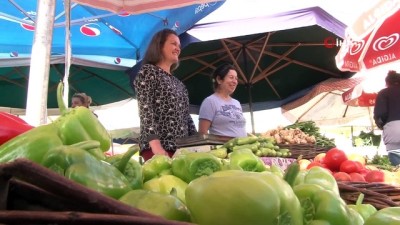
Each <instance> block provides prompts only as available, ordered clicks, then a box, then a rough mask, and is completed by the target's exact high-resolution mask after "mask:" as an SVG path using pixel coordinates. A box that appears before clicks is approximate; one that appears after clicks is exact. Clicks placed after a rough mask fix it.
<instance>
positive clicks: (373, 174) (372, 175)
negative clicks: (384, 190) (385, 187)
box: [365, 170, 385, 182]
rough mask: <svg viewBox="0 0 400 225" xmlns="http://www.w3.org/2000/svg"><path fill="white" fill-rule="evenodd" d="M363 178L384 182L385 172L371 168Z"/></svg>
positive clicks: (369, 180) (368, 180)
mask: <svg viewBox="0 0 400 225" xmlns="http://www.w3.org/2000/svg"><path fill="white" fill-rule="evenodd" d="M365 180H366V181H367V182H384V181H385V173H384V172H382V171H380V170H371V171H369V172H368V173H367V175H365Z"/></svg>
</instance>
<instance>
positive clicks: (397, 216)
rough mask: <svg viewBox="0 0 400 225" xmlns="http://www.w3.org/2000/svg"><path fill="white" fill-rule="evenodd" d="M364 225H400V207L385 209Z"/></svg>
mask: <svg viewBox="0 0 400 225" xmlns="http://www.w3.org/2000/svg"><path fill="white" fill-rule="evenodd" d="M364 225H400V207H388V208H383V209H381V210H379V211H377V212H376V213H374V214H372V215H371V216H370V217H369V218H368V219H367V220H366V221H365V223H364Z"/></svg>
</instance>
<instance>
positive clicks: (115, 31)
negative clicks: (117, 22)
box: [108, 25, 122, 35]
mask: <svg viewBox="0 0 400 225" xmlns="http://www.w3.org/2000/svg"><path fill="white" fill-rule="evenodd" d="M108 27H109V28H110V29H111V30H112V31H114V33H116V34H118V35H122V32H121V31H120V30H118V29H117V28H115V27H113V26H111V25H108Z"/></svg>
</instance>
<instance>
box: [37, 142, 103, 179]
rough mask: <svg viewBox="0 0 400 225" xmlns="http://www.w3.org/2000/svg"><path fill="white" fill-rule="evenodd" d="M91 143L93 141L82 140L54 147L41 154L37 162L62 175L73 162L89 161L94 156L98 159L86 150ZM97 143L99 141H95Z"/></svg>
mask: <svg viewBox="0 0 400 225" xmlns="http://www.w3.org/2000/svg"><path fill="white" fill-rule="evenodd" d="M94 142H97V141H94ZM92 144H93V141H84V142H79V143H76V144H73V145H61V146H57V147H54V148H53V149H50V150H49V151H47V152H46V154H44V155H43V157H42V161H41V162H40V163H39V164H41V165H43V166H45V167H47V168H49V169H51V170H53V171H55V172H57V173H58V174H60V175H63V176H64V174H65V171H66V170H67V169H68V167H70V166H71V165H73V164H75V163H86V162H87V163H90V162H91V161H93V160H94V158H95V159H97V160H98V158H96V156H94V155H93V154H92V153H90V152H89V151H87V148H88V147H89V148H90V146H92ZM97 145H99V142H97Z"/></svg>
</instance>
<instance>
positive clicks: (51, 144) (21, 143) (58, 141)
mask: <svg viewBox="0 0 400 225" xmlns="http://www.w3.org/2000/svg"><path fill="white" fill-rule="evenodd" d="M62 87H63V86H62V83H60V84H59V86H58V90H57V100H58V104H59V108H60V112H61V114H62V115H61V116H59V117H58V118H57V119H56V120H55V121H53V122H52V123H50V124H46V125H41V126H38V127H35V128H32V129H31V130H29V131H27V132H25V133H23V134H21V135H18V136H17V137H15V138H13V139H11V140H9V141H7V142H6V143H4V144H3V145H1V146H0V163H3V162H9V161H13V160H15V159H17V158H26V159H29V160H32V161H34V162H37V163H40V162H41V161H42V159H43V155H45V154H46V153H47V152H48V151H49V150H50V149H54V148H55V147H58V146H63V145H71V144H75V143H79V142H82V141H90V140H95V141H98V142H99V143H100V149H101V150H102V151H107V150H108V149H109V148H110V146H111V137H110V135H109V134H108V132H107V130H106V129H105V128H104V126H103V125H102V124H101V123H100V122H99V120H98V119H97V117H96V116H94V115H93V113H92V112H91V111H90V110H89V109H88V108H85V107H77V108H74V109H71V110H68V109H66V107H65V104H64V102H63V100H62V94H61V93H62Z"/></svg>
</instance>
